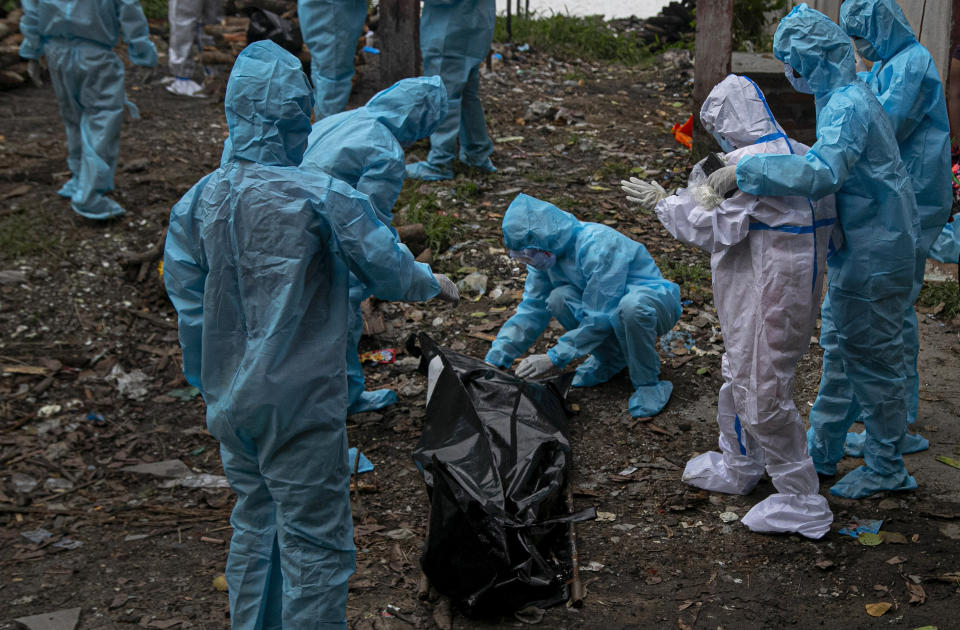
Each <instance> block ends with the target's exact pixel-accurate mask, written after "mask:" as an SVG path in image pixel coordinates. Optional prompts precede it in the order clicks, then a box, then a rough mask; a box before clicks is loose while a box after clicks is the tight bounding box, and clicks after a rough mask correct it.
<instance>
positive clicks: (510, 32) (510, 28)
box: [507, 0, 513, 42]
mask: <svg viewBox="0 0 960 630" xmlns="http://www.w3.org/2000/svg"><path fill="white" fill-rule="evenodd" d="M512 6H513V2H512V1H511V0H507V41H508V42H510V41H513V25H512V24H511V23H510V22H511V18H512V17H513V16H512V15H511V11H512Z"/></svg>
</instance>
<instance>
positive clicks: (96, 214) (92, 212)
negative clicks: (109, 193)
mask: <svg viewBox="0 0 960 630" xmlns="http://www.w3.org/2000/svg"><path fill="white" fill-rule="evenodd" d="M70 207H71V208H73V211H74V212H76V213H77V214H79V215H80V216H82V217H86V218H88V219H94V220H95V221H103V220H105V219H112V218H113V217H119V216H121V215H122V214H124V213H125V212H126V211H125V210H124V209H123V206H121V205H120V204H119V203H117V202H116V201H114V200H113V199H110V198H108V197H97V198H96V199H95V200H94V202H93V203H91V204H88V205H85V206H83V207H82V208H81V207H80V206H78V205H77V204H76V203H75V202H74V203H71V204H70Z"/></svg>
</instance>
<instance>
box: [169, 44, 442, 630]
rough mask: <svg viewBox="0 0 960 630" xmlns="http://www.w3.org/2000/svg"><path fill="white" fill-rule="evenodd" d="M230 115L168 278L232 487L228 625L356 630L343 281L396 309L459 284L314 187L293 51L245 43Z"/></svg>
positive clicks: (371, 217)
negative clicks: (219, 153) (304, 166)
mask: <svg viewBox="0 0 960 630" xmlns="http://www.w3.org/2000/svg"><path fill="white" fill-rule="evenodd" d="M224 105H225V109H226V118H227V125H228V127H229V129H230V139H231V143H230V146H229V148H228V150H229V151H230V154H229V156H228V158H227V160H226V161H225V163H224V164H223V165H222V166H221V167H220V168H219V169H217V170H216V171H214V172H213V173H211V174H209V175H207V176H206V177H204V178H203V179H201V180H200V181H199V182H198V183H197V184H196V185H195V186H194V187H193V188H192V189H191V190H190V191H189V192H187V194H186V195H184V197H183V198H182V199H181V200H180V201H179V202H178V203H177V204H176V205H175V206H174V207H173V210H172V211H171V213H170V229H169V230H168V233H167V242H166V248H165V252H164V283H165V285H166V288H167V293H168V294H169V296H170V299H171V301H172V302H173V304H174V306H175V307H176V309H177V316H178V322H179V335H180V344H181V346H182V347H183V371H184V375H185V377H186V379H187V382H189V383H190V384H191V385H194V386H195V387H198V388H199V389H200V391H201V392H202V394H203V397H204V400H205V401H206V403H207V427H208V428H209V430H210V433H211V434H213V435H214V436H215V437H216V438H217V439H218V440H219V441H220V454H221V458H222V460H223V469H224V473H225V474H226V476H227V480H228V481H229V482H230V485H231V487H232V488H233V490H234V492H236V493H237V503H236V506H235V507H234V510H233V514H232V516H231V518H230V523H231V525H232V527H233V538H232V539H231V541H230V553H229V556H228V557H227V570H226V576H227V585H228V586H229V593H230V617H231V624H232V626H233V627H234V628H261V627H263V628H281V627H282V628H342V629H345V628H346V600H347V579H348V578H349V577H350V575H351V573H353V566H354V557H355V551H354V546H353V527H352V522H351V517H350V500H349V495H348V488H349V477H350V466H349V464H348V459H347V434H346V424H345V420H346V407H347V405H346V397H347V392H346V383H347V381H346V373H345V359H344V357H346V352H347V346H346V339H347V322H348V318H349V312H348V302H347V290H348V284H349V278H350V273H351V272H352V273H353V274H355V275H356V276H357V277H358V278H360V279H361V280H362V281H363V282H364V284H366V285H367V286H368V287H370V289H371V291H373V293H374V294H375V295H377V296H379V297H381V298H383V299H387V300H400V299H409V298H411V297H413V296H417V297H423V296H431V295H437V294H439V295H440V297H441V298H445V299H448V300H451V301H454V300H456V299H457V291H456V286H455V285H453V283H452V282H450V280H448V279H447V278H445V277H443V276H434V274H433V273H432V272H431V271H430V268H429V267H428V266H427V265H424V264H421V263H416V262H414V260H413V257H412V256H411V255H410V252H409V251H407V250H405V249H404V248H401V247H399V246H398V245H397V243H396V241H395V239H394V237H393V234H391V233H390V230H388V229H387V228H386V227H385V226H384V225H383V224H381V223H380V222H379V221H378V220H377V217H376V215H375V214H374V212H373V210H372V209H371V208H370V205H369V203H368V201H367V198H366V196H365V195H363V194H361V193H358V192H357V191H355V190H354V189H352V188H350V187H349V186H348V185H346V184H344V183H343V182H341V181H339V180H336V179H333V178H331V177H329V176H327V175H323V174H314V175H312V176H311V177H310V178H307V177H305V176H304V173H303V171H301V170H300V168H299V164H300V160H301V158H302V156H303V151H304V149H305V148H306V145H307V135H308V134H309V133H310V110H311V109H312V107H313V97H312V94H311V90H310V85H309V83H308V82H307V77H306V75H304V74H303V72H302V70H301V69H300V61H299V60H298V59H297V58H296V57H294V56H293V55H291V54H290V53H288V52H286V51H285V50H283V49H282V48H280V47H279V46H277V45H276V44H274V43H273V42H270V41H259V42H254V43H253V44H251V45H249V46H247V48H245V49H244V51H243V52H242V53H241V54H240V56H239V57H237V61H236V63H235V64H234V66H233V71H232V72H231V73H230V79H229V81H228V83H227V90H226V94H225V97H224Z"/></svg>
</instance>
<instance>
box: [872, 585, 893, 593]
mask: <svg viewBox="0 0 960 630" xmlns="http://www.w3.org/2000/svg"><path fill="white" fill-rule="evenodd" d="M873 590H875V591H878V592H880V593H889V592H890V588H889V587H887V586H884V585H883V584H874V585H873Z"/></svg>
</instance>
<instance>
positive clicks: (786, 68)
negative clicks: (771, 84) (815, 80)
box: [783, 63, 813, 94]
mask: <svg viewBox="0 0 960 630" xmlns="http://www.w3.org/2000/svg"><path fill="white" fill-rule="evenodd" d="M783 74H784V75H785V76H786V77H787V81H789V82H790V85H792V86H793V89H795V90H796V91H797V92H800V93H801V94H813V88H811V87H810V84H809V83H807V80H806V79H804V78H803V77H802V76H800V75H798V74H794V70H793V66H791V65H790V64H789V63H785V64H783Z"/></svg>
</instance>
